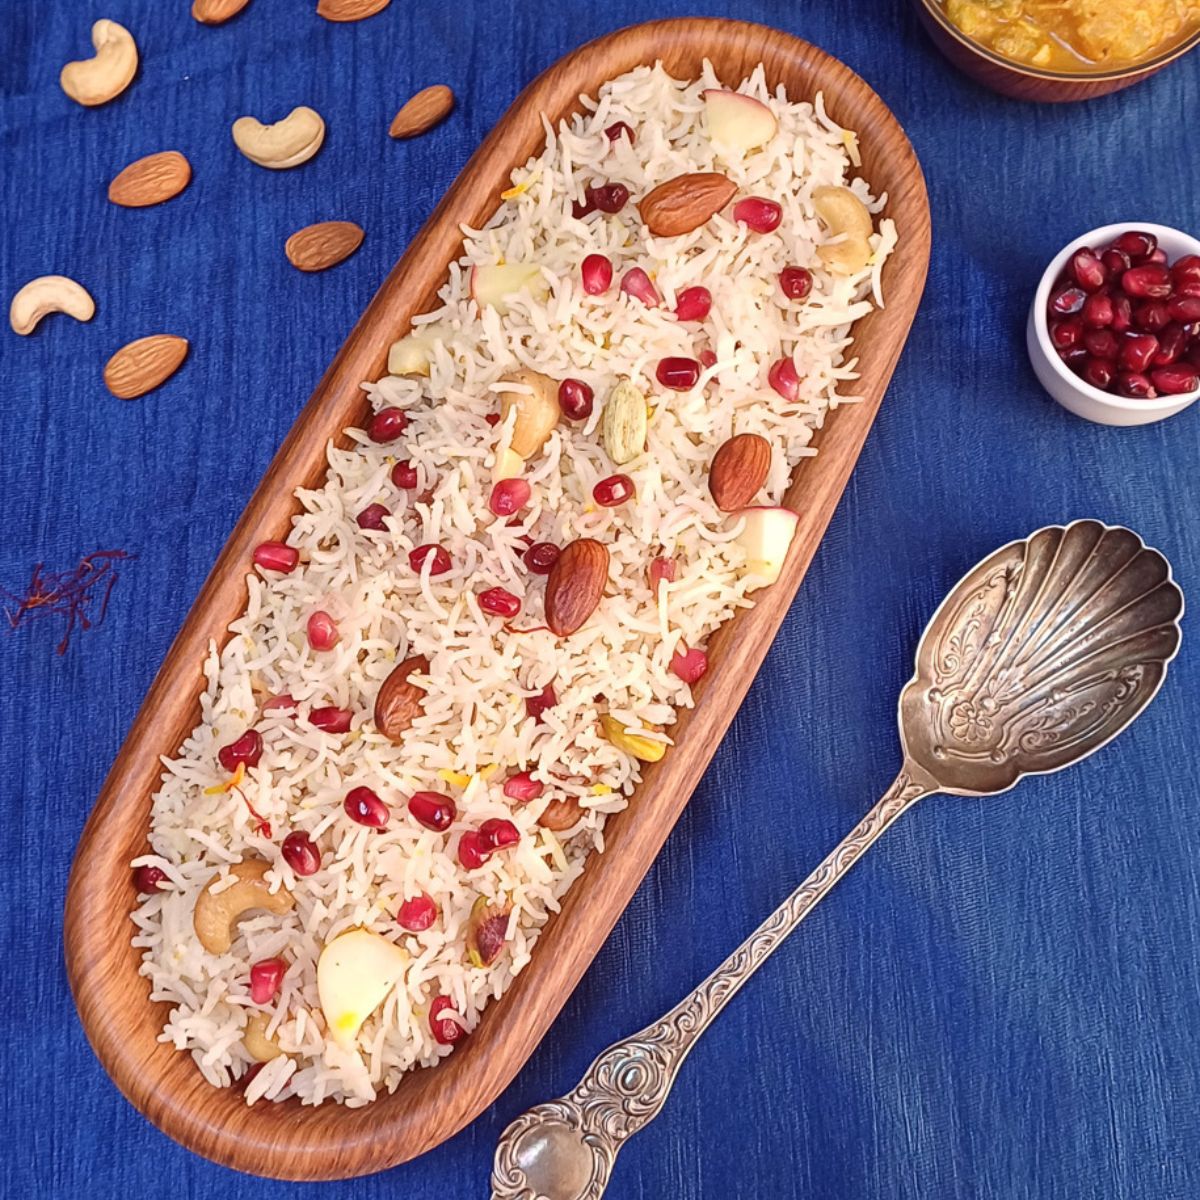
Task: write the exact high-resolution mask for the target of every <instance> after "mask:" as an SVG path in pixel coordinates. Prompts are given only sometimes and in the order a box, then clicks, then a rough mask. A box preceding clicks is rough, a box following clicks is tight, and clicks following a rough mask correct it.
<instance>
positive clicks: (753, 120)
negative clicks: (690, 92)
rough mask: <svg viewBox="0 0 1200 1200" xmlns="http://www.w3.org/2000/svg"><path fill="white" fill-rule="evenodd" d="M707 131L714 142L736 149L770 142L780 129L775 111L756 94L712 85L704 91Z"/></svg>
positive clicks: (744, 148)
mask: <svg viewBox="0 0 1200 1200" xmlns="http://www.w3.org/2000/svg"><path fill="white" fill-rule="evenodd" d="M704 107H705V108H706V109H707V110H708V132H709V133H710V134H711V135H712V139H713V141H714V142H720V143H721V145H723V146H732V147H733V148H735V149H737V150H753V149H754V148H755V147H756V146H761V145H763V144H764V143H765V142H769V141H770V140H771V139H772V138H773V137H774V136H775V130H776V129H778V128H779V122H778V121H777V120H776V119H775V114H774V113H773V112H772V111H771V110H770V109H769V108H768V107H767V106H766V105H765V104H763V103H762V101H761V100H755V99H754V97H753V96H743V95H742V94H741V92H726V91H721V90H720V89H717V88H709V89H708V91H706V92H705V93H704Z"/></svg>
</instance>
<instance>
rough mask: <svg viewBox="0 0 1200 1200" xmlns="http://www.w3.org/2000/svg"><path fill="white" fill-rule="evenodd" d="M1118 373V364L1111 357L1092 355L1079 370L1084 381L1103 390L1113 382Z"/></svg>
mask: <svg viewBox="0 0 1200 1200" xmlns="http://www.w3.org/2000/svg"><path fill="white" fill-rule="evenodd" d="M1116 373H1117V368H1116V365H1115V364H1114V363H1113V362H1112V360H1111V359H1104V358H1094V357H1092V356H1090V355H1089V357H1088V359H1087V361H1086V362H1085V363H1084V364H1083V369H1082V370H1081V371H1080V372H1079V374H1080V377H1081V378H1082V379H1083V381H1084V383H1090V384H1091V385H1092V387H1094V388H1099V389H1100V390H1101V391H1102V392H1103V391H1106V390H1107V389H1108V385H1109V384H1110V383H1112V381H1113V376H1114V375H1115V374H1116Z"/></svg>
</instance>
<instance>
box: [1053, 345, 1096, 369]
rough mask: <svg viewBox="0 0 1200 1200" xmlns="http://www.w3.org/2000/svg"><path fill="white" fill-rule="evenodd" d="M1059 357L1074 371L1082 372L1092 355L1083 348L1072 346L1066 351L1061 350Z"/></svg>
mask: <svg viewBox="0 0 1200 1200" xmlns="http://www.w3.org/2000/svg"><path fill="white" fill-rule="evenodd" d="M1058 357H1059V358H1061V359H1062V360H1063V362H1064V363H1066V364H1067V366H1068V367H1070V368H1071V370H1072V371H1076V372H1079V371H1082V370H1083V366H1084V363H1086V362H1087V360H1088V359H1089V358H1091V355H1090V354H1089V353H1088V352H1087V351H1086V350H1085V349H1084V348H1083V347H1082V346H1070V347H1068V348H1067V349H1066V350H1060V351H1059V352H1058Z"/></svg>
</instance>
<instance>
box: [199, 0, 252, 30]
mask: <svg viewBox="0 0 1200 1200" xmlns="http://www.w3.org/2000/svg"><path fill="white" fill-rule="evenodd" d="M249 3H250V0H195V3H193V5H192V16H193V17H195V18H196V20H197V21H199V22H200V23H201V24H202V25H223V24H224V23H225V22H226V21H228V20H229V19H230V18H231V17H236V16H237V15H238V13H240V12H241V11H242V9H243V8H245V7H246V5H247V4H249Z"/></svg>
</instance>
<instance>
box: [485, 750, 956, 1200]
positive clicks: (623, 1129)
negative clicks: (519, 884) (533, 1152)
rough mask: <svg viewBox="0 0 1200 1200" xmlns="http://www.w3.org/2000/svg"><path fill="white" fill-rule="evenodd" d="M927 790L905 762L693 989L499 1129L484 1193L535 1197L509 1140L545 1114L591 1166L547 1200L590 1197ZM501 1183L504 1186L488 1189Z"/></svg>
mask: <svg viewBox="0 0 1200 1200" xmlns="http://www.w3.org/2000/svg"><path fill="white" fill-rule="evenodd" d="M937 790H938V787H937V784H936V783H935V782H934V781H933V779H931V778H930V777H929V776H928V775H926V774H925V773H924V772H922V771H921V770H920V769H919V768H914V767H913V766H912V764H911V763H907V762H906V763H905V764H904V767H903V769H902V770H901V772H900V774H899V775H898V776H897V777H896V780H895V782H894V783H893V784H892V786H891V787H890V788H888V790H887V792H885V793H884V795H883V796H882V798H881V799H880V800H879V801H878V803H876V805H875V806H874V807H873V808H872V809H871V810H870V812H868V813H867V815H866V816H865V817H863V819H862V820H861V821H859V823H858V824H857V825H856V826H855V827H854V828H853V829H852V830H851V831H850V833H849V834H848V835H847V836H846V837H845V838H844V839H843V840H842V841H841V842H840V843H839V845H838V846H837V847H836V848H835V849H834V850H832V851H831V852H830V853H829V854H828V855H827V856H826V857H825V859H824V860H823V861H822V862H821V864H820V866H818V867H817V868H816V870H814V871H813V872H812V874H811V875H809V877H808V878H807V879H805V881H804V882H803V883H802V884H801V885H800V886H799V887H798V888H797V889H796V890H795V891H794V892H793V893H792V894H791V895H790V896H789V897H788V898H787V899H786V900H785V901H784V902H783V903H782V904H781V905H780V906H779V907H778V908H777V909H776V910H775V911H774V912H773V913H772V914H771V915H770V916H769V917H768V918H767V919H766V920H765V921H764V922H763V923H762V924H761V925H760V926H759V927H758V928H757V929H756V930H755V931H754V932H753V933H752V934H751V935H750V936H749V937H748V938H747V939H746V940H745V941H744V942H743V943H742V944H741V945H740V946H739V947H738V948H737V949H736V950H735V951H734V952H733V953H732V954H731V955H730V956H729V957H728V958H727V959H726V960H725V961H724V962H723V963H721V965H720V966H719V967H717V969H716V970H715V971H713V973H712V974H711V975H709V977H708V978H707V979H705V980H704V982H703V983H701V984H700V986H699V987H697V988H696V989H695V990H694V991H693V992H691V993H690V994H689V995H687V996H685V997H684V998H683V999H682V1000H681V1001H680V1002H679V1003H678V1004H676V1005H675V1007H674V1008H672V1009H671V1010H670V1011H669V1012H668V1013H666V1014H664V1015H663V1016H662V1017H661V1018H660V1019H659V1020H657V1021H655V1022H653V1023H652V1024H650V1025H647V1026H646V1027H645V1028H644V1029H641V1030H639V1031H638V1032H637V1033H635V1034H632V1035H631V1036H629V1037H627V1038H623V1039H622V1040H621V1041H619V1042H614V1043H613V1044H612V1045H611V1046H609V1047H608V1049H607V1050H604V1051H603V1052H602V1053H601V1054H600V1055H599V1056H598V1057H597V1058H596V1060H595V1061H594V1062H593V1063H592V1065H591V1066H590V1067H589V1068H588V1069H587V1072H586V1073H585V1074H584V1076H583V1078H582V1079H581V1080H580V1081H579V1083H578V1084H577V1085H576V1087H575V1088H573V1089H572V1090H571V1091H570V1092H568V1093H567V1095H565V1096H564V1097H562V1099H561V1100H558V1101H552V1102H550V1103H549V1104H547V1105H539V1106H538V1107H537V1108H535V1109H531V1110H530V1111H529V1112H527V1113H525V1114H523V1115H522V1116H521V1117H519V1118H518V1119H517V1120H516V1121H514V1122H513V1124H512V1125H510V1126H509V1127H508V1129H507V1130H505V1133H504V1135H503V1136H502V1137H501V1139H500V1143H499V1145H498V1146H497V1149H496V1174H494V1175H493V1180H492V1182H493V1188H494V1191H493V1196H494V1197H495V1198H497V1200H500V1198H502V1197H509V1196H513V1197H516V1196H532V1195H535V1194H538V1193H535V1192H533V1191H531V1190H525V1189H526V1188H528V1183H527V1182H526V1180H525V1178H524V1177H523V1176H524V1172H523V1171H522V1170H520V1165H521V1164H520V1159H521V1157H522V1155H521V1154H520V1152H519V1150H518V1148H517V1144H518V1142H521V1141H526V1142H527V1141H528V1140H529V1135H530V1134H531V1133H532V1132H533V1129H534V1128H535V1127H536V1125H537V1124H539V1123H541V1122H543V1121H552V1122H554V1123H556V1124H566V1125H569V1126H571V1127H573V1128H574V1130H575V1131H577V1135H578V1137H579V1140H581V1141H582V1142H584V1143H585V1144H586V1145H587V1146H589V1147H590V1149H591V1151H592V1156H593V1163H592V1170H591V1172H590V1178H588V1179H587V1183H586V1186H584V1187H583V1188H582V1190H572V1191H570V1192H563V1193H561V1194H559V1195H552V1197H551V1200H598V1198H599V1197H600V1196H601V1195H602V1194H603V1192H604V1189H605V1187H606V1186H607V1183H608V1177H609V1174H610V1172H611V1170H612V1165H613V1161H614V1159H615V1158H616V1156H617V1152H618V1151H619V1150H620V1148H621V1146H622V1145H623V1144H624V1142H625V1141H626V1140H627V1139H628V1138H629V1137H631V1136H632V1135H633V1134H635V1133H637V1132H638V1131H639V1130H641V1129H643V1128H644V1127H645V1126H646V1125H648V1124H649V1123H650V1122H651V1121H652V1120H653V1119H654V1118H655V1117H656V1116H658V1114H659V1112H661V1111H662V1107H663V1105H664V1104H665V1103H666V1099H667V1096H668V1095H669V1094H670V1091H671V1086H672V1085H673V1084H674V1082H675V1077H676V1075H678V1073H679V1068H680V1067H681V1066H682V1065H683V1060H684V1059H685V1058H686V1057H687V1055H688V1052H689V1051H690V1050H691V1049H692V1047H693V1046H694V1045H695V1044H696V1042H697V1041H698V1040H699V1038H700V1035H701V1034H702V1033H703V1032H704V1031H705V1030H706V1029H707V1028H708V1026H709V1025H710V1024H711V1022H712V1020H713V1018H714V1017H715V1016H716V1015H717V1014H718V1013H719V1012H720V1011H721V1010H722V1009H723V1008H724V1007H725V1005H726V1004H728V1003H729V1001H730V1000H731V999H732V998H733V997H734V996H735V995H736V994H737V993H738V991H739V990H740V989H741V987H742V985H743V984H744V983H745V982H746V981H747V980H748V979H749V978H750V976H751V975H753V974H754V972H755V971H757V970H758V968H759V967H760V966H762V964H763V963H764V962H765V961H766V959H767V958H768V956H769V955H770V954H771V953H772V952H773V951H774V950H775V949H776V948H777V947H778V946H779V945H780V944H781V943H782V942H783V940H784V939H785V938H786V937H787V936H788V934H790V933H791V932H792V930H793V929H795V928H796V926H797V925H799V924H800V922H801V921H802V920H804V918H805V917H806V916H808V914H809V913H810V912H811V911H812V910H813V909H814V908H815V907H816V905H817V903H818V902H819V901H820V900H822V899H823V898H824V897H825V896H826V894H827V893H828V892H829V891H830V889H831V888H832V887H833V885H834V884H835V883H837V881H838V880H839V879H841V877H842V876H843V875H844V874H845V873H846V872H847V871H848V870H849V869H850V868H851V867H852V866H853V865H854V864H855V863H856V862H857V861H858V860H859V858H861V857H862V855H863V854H864V853H865V851H866V850H867V849H868V848H869V847H870V846H871V845H872V844H873V843H874V842H875V840H876V838H878V837H879V836H880V834H882V833H883V831H884V830H885V829H887V828H888V826H890V825H891V824H892V822H893V821H895V820H896V819H897V818H898V817H899V816H900V814H901V813H903V812H904V811H905V810H906V809H907V808H909V807H911V806H912V805H913V804H915V803H916V802H917V800H919V799H920V798H921V797H922V796H927V795H929V794H930V793H932V792H936V791H937ZM547 1165H548V1164H547ZM501 1181H503V1183H504V1184H506V1185H508V1186H507V1187H497V1184H498V1183H500V1182H501Z"/></svg>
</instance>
